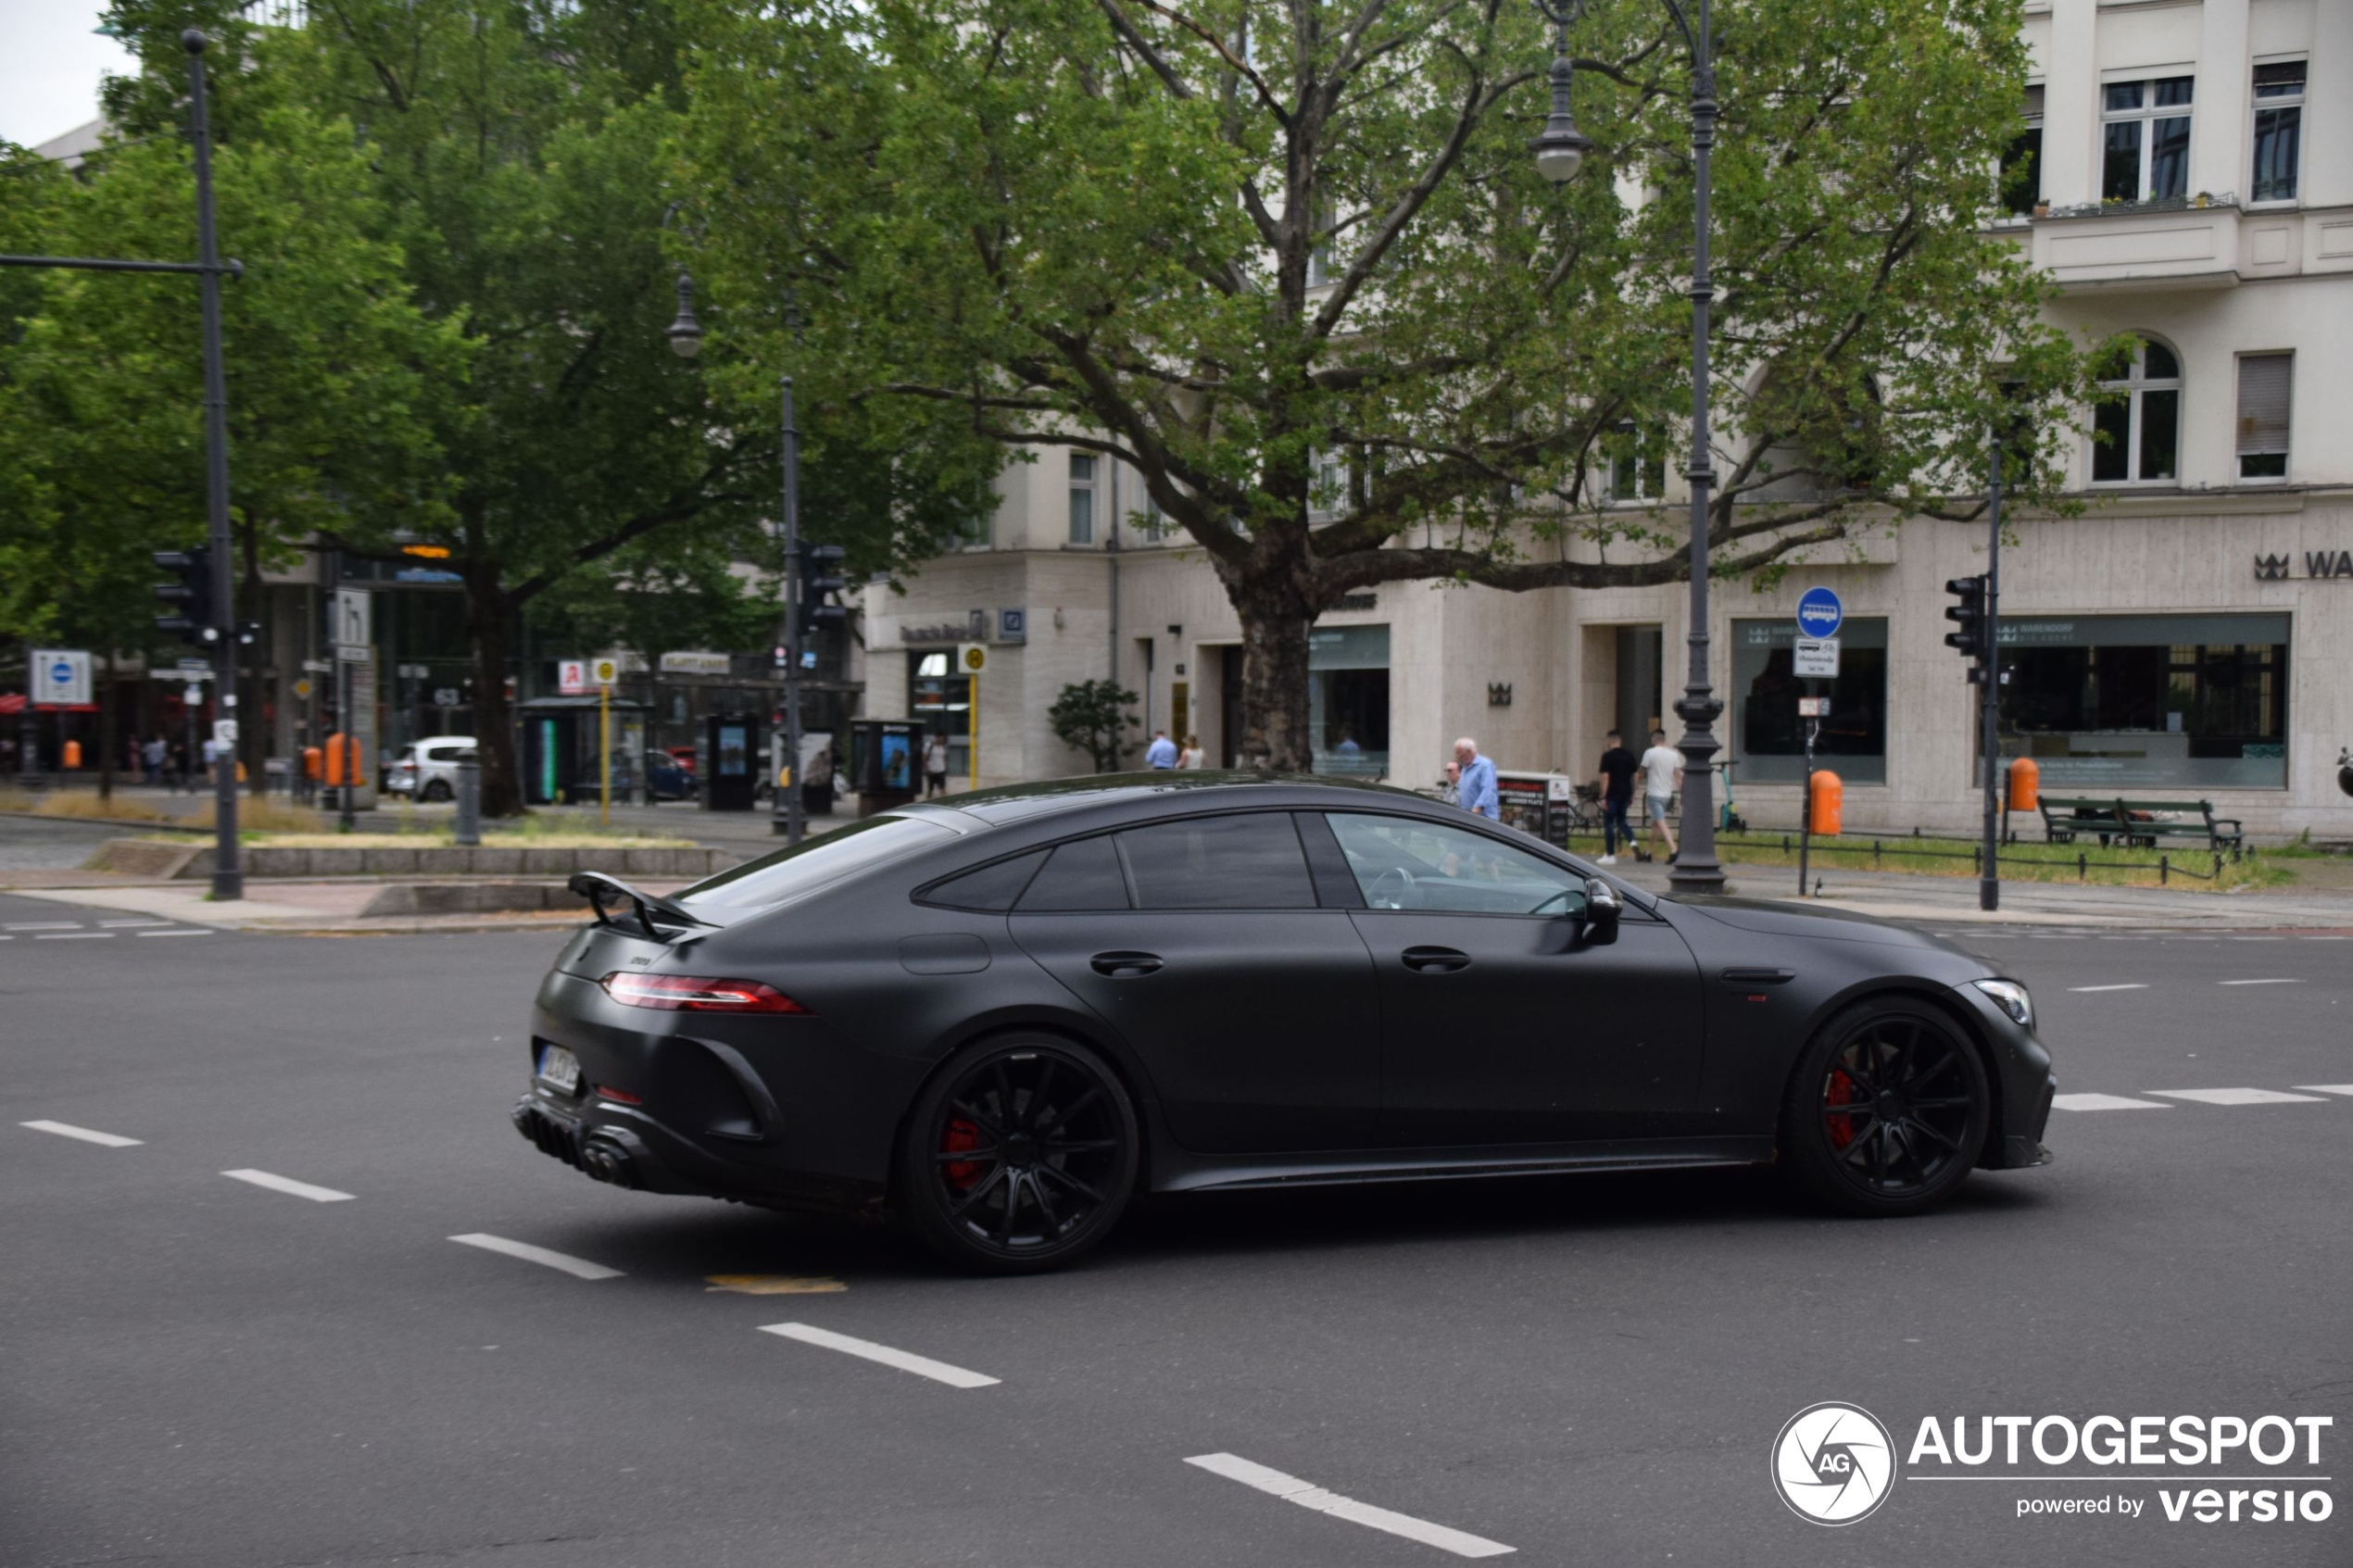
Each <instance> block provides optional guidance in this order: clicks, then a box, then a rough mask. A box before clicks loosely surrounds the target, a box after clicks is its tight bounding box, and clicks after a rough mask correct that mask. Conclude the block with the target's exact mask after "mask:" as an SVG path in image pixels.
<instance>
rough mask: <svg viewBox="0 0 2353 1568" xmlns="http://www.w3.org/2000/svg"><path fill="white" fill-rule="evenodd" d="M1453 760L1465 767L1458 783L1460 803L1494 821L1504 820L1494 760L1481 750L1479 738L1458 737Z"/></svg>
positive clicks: (1456, 796)
mask: <svg viewBox="0 0 2353 1568" xmlns="http://www.w3.org/2000/svg"><path fill="white" fill-rule="evenodd" d="M1454 763H1455V766H1457V767H1459V768H1460V769H1462V783H1461V784H1458V785H1456V786H1455V796H1454V798H1455V800H1456V801H1457V803H1459V804H1460V805H1461V807H1462V808H1463V809H1464V810H1466V811H1476V812H1478V814H1479V815H1480V816H1482V817H1485V818H1486V819H1487V820H1488V821H1489V822H1500V821H1502V820H1503V816H1504V809H1503V805H1502V803H1501V802H1499V801H1498V800H1497V799H1496V798H1495V764H1494V763H1492V762H1491V761H1489V760H1488V759H1486V758H1484V757H1481V756H1480V755H1479V754H1478V742H1477V741H1475V740H1473V739H1471V738H1470V737H1469V736H1468V735H1465V736H1464V737H1463V738H1462V739H1460V740H1458V741H1456V742H1455V743H1454Z"/></svg>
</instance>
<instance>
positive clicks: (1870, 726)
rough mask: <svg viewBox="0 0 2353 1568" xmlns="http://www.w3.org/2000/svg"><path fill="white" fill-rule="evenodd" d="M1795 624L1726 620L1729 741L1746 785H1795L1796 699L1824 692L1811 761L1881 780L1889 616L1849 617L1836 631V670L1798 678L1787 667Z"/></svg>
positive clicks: (1799, 730)
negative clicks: (1825, 710) (1827, 702)
mask: <svg viewBox="0 0 2353 1568" xmlns="http://www.w3.org/2000/svg"><path fill="white" fill-rule="evenodd" d="M1796 642H1797V622H1796V621H1795V620H1794V619H1793V617H1789V616H1780V617H1776V618H1775V619H1773V620H1770V621H1733V622H1732V692H1731V696H1732V705H1733V706H1732V713H1731V721H1732V723H1731V729H1732V746H1731V754H1732V759H1733V761H1734V763H1735V765H1736V766H1737V768H1738V771H1737V772H1736V773H1735V774H1734V777H1735V778H1736V779H1738V780H1739V781H1740V782H1742V783H1745V784H1795V783H1797V782H1798V781H1799V780H1801V779H1803V778H1804V777H1805V776H1806V721H1805V720H1803V719H1800V718H1799V717H1798V716H1797V699H1798V698H1799V697H1801V696H1827V697H1829V698H1830V699H1831V709H1830V714H1829V716H1828V717H1827V718H1825V719H1823V720H1822V721H1821V728H1820V730H1819V731H1818V733H1817V734H1816V735H1815V738H1814V758H1815V762H1816V765H1817V766H1818V767H1824V768H1828V769H1830V770H1831V771H1833V772H1835V773H1837V774H1838V775H1839V777H1840V778H1841V779H1842V780H1843V782H1845V783H1847V784H1885V783H1886V782H1887V621H1886V619H1885V618H1884V617H1872V616H1850V617H1848V618H1847V621H1846V623H1845V624H1844V625H1843V626H1842V627H1840V628H1839V633H1838V645H1839V659H1838V674H1837V675H1836V676H1835V677H1834V678H1831V679H1827V680H1821V679H1818V680H1801V679H1799V678H1798V676H1797V674H1796V672H1795V671H1794V669H1793V663H1792V661H1793V659H1794V658H1795V651H1794V650H1795V646H1796Z"/></svg>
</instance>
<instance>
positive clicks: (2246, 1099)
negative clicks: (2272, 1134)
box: [2146, 1089, 2322, 1105]
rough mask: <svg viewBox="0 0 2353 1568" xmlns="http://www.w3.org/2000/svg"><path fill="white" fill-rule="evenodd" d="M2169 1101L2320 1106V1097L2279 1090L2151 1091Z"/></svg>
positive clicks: (2203, 1103) (2206, 1103) (2210, 1103)
mask: <svg viewBox="0 0 2353 1568" xmlns="http://www.w3.org/2000/svg"><path fill="white" fill-rule="evenodd" d="M2146 1092H2147V1093H2149V1094H2153V1095H2163V1096H2164V1097H2165V1098H2167V1099H2189V1100H2196V1102H2197V1103H2198V1104H2200V1105H2295V1104H2297V1103H2302V1104H2305V1105H2319V1104H2321V1103H2322V1098H2321V1097H2320V1096H2319V1095H2291V1094H2286V1093H2283V1092H2282V1091H2281V1090H2278V1089H2150V1090H2148V1091H2146Z"/></svg>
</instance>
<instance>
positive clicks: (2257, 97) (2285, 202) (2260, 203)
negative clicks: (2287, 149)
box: [2190, 57, 2312, 211]
mask: <svg viewBox="0 0 2353 1568" xmlns="http://www.w3.org/2000/svg"><path fill="white" fill-rule="evenodd" d="M2266 66H2298V67H2301V68H2303V69H2304V71H2305V73H2306V74H2305V78H2304V80H2303V81H2302V82H2298V83H2297V84H2296V90H2295V91H2294V92H2293V93H2274V94H2271V95H2270V96H2268V97H2267V96H2265V95H2263V92H2262V89H2261V88H2260V87H2259V86H2258V85H2257V84H2256V82H2255V71H2258V70H2261V69H2263V68H2264V67H2266ZM2310 73H2311V62H2310V61H2309V60H2308V59H2304V58H2300V57H2299V58H2296V59H2290V60H2258V61H2256V62H2255V66H2254V69H2252V70H2249V71H2248V72H2247V86H2246V92H2247V106H2248V107H2247V115H2246V158H2247V163H2246V194H2247V205H2248V206H2249V207H2259V208H2261V209H2263V210H2266V211H2269V210H2271V209H2272V208H2275V207H2296V206H2297V205H2299V204H2300V203H2301V202H2302V200H2303V198H2304V153H2305V145H2304V132H2306V131H2307V130H2309V127H2308V126H2306V125H2305V124H2304V109H2305V107H2306V106H2307V105H2308V104H2309V103H2310V101H2311V92H2312V79H2311V74H2310ZM2273 109H2294V110H2296V167H2295V169H2294V170H2293V171H2292V172H2291V173H2290V174H2289V176H2288V183H2289V184H2290V185H2292V186H2294V187H2295V188H2294V189H2293V190H2291V191H2290V192H2289V193H2288V194H2286V195H2284V196H2265V197H2263V198H2261V199H2260V200H2258V199H2256V195H2255V119H2256V116H2258V115H2260V114H2263V113H2265V112H2266V111H2269V110H2273ZM2190 133H2191V134H2192V135H2196V133H2197V132H2196V129H2195V128H2193V129H2192V131H2191V132H2190Z"/></svg>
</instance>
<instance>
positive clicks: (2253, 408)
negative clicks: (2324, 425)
mask: <svg viewBox="0 0 2353 1568" xmlns="http://www.w3.org/2000/svg"><path fill="white" fill-rule="evenodd" d="M2295 364H2296V356H2295V355H2293V354H2247V355H2242V356H2241V357H2240V358H2239V477H2240V478H2241V479H2285V478H2286V477H2287V414H2288V383H2289V379H2290V377H2289V372H2290V370H2292V368H2293V367H2294V366H2295Z"/></svg>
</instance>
